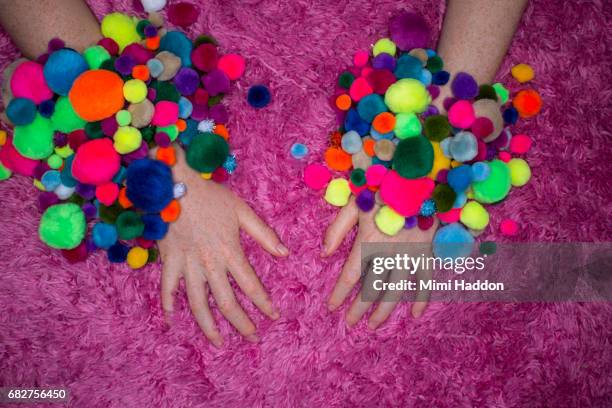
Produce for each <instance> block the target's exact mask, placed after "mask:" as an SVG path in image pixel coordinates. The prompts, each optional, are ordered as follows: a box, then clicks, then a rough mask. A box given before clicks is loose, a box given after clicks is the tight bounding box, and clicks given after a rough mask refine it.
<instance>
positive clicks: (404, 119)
mask: <svg viewBox="0 0 612 408" xmlns="http://www.w3.org/2000/svg"><path fill="white" fill-rule="evenodd" d="M422 130H423V125H422V124H421V121H420V120H419V118H418V117H417V116H416V115H415V114H414V113H398V114H397V115H396V116H395V129H394V130H393V131H394V133H395V136H397V137H398V138H399V139H406V138H407V137H414V136H419V135H420V134H421V131H422Z"/></svg>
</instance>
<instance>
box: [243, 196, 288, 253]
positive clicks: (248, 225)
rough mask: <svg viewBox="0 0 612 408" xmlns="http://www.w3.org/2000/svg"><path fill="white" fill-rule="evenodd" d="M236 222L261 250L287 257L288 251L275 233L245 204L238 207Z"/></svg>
mask: <svg viewBox="0 0 612 408" xmlns="http://www.w3.org/2000/svg"><path fill="white" fill-rule="evenodd" d="M238 221H239V222H240V226H241V227H242V229H244V230H245V231H246V232H247V234H249V235H250V236H251V237H253V239H254V240H255V241H257V243H258V244H259V245H261V247H262V248H263V249H265V250H266V251H268V252H269V253H271V254H272V255H276V256H287V255H289V249H287V247H286V246H285V245H283V243H282V242H281V241H280V239H279V238H278V236H277V235H276V232H274V230H273V229H272V228H270V227H269V226H268V224H266V223H265V222H264V220H262V219H261V218H259V216H258V215H257V214H255V211H253V209H252V208H251V207H249V206H248V205H247V204H245V203H242V204H241V205H240V206H239V209H238Z"/></svg>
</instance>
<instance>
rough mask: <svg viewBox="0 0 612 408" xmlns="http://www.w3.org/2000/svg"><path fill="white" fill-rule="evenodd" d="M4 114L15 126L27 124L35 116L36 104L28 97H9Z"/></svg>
mask: <svg viewBox="0 0 612 408" xmlns="http://www.w3.org/2000/svg"><path fill="white" fill-rule="evenodd" d="M6 116H8V118H9V120H10V121H11V122H13V124H14V125H15V126H24V125H29V124H30V123H32V121H33V120H34V118H35V117H36V105H35V104H34V102H32V101H31V100H30V99H28V98H14V99H11V101H10V102H9V104H8V106H7V107H6Z"/></svg>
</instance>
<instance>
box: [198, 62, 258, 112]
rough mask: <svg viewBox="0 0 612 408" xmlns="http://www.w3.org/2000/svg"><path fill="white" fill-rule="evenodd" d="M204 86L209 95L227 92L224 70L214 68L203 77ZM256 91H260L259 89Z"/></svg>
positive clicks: (227, 79)
mask: <svg viewBox="0 0 612 408" xmlns="http://www.w3.org/2000/svg"><path fill="white" fill-rule="evenodd" d="M204 86H205V87H206V91H208V94H209V95H210V96H215V95H219V94H222V93H226V92H228V91H229V89H230V81H229V78H228V77H227V75H226V74H225V72H223V71H221V70H220V69H214V70H212V71H211V72H210V73H209V74H208V75H206V76H205V77H204ZM249 91H250V90H249ZM258 92H261V90H259V91H258ZM264 92H265V91H264ZM260 96H261V94H260ZM268 102H269V99H268ZM266 104H267V102H266ZM263 106H265V105H263ZM263 106H262V107H263Z"/></svg>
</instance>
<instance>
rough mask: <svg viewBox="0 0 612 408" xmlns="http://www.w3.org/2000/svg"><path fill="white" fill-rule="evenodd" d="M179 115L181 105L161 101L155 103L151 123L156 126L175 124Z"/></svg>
mask: <svg viewBox="0 0 612 408" xmlns="http://www.w3.org/2000/svg"><path fill="white" fill-rule="evenodd" d="M178 117H179V106H178V104H177V103H174V102H170V101H159V102H157V103H156V104H155V113H154V114H153V119H151V123H152V124H153V125H155V126H170V125H174V124H175V123H176V121H177V120H178Z"/></svg>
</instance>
